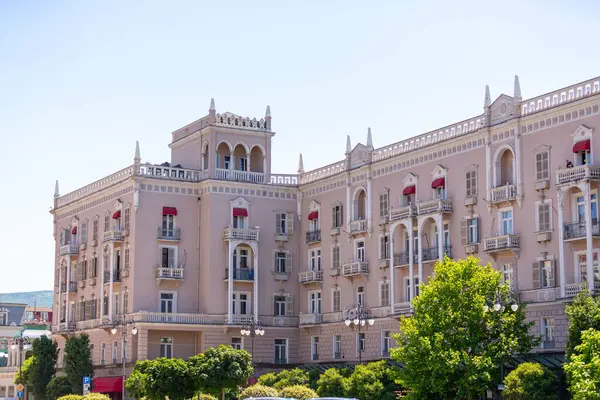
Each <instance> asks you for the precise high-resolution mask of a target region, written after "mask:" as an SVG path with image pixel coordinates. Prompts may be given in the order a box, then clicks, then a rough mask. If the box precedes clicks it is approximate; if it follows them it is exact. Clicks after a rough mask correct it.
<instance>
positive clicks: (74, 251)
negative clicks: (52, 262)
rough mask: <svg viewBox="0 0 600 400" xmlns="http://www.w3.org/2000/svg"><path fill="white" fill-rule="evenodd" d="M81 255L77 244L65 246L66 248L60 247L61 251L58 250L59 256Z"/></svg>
mask: <svg viewBox="0 0 600 400" xmlns="http://www.w3.org/2000/svg"><path fill="white" fill-rule="evenodd" d="M78 253H79V246H77V245H76V244H65V245H64V246H60V248H59V250H58V254H59V255H61V256H64V255H67V254H78Z"/></svg>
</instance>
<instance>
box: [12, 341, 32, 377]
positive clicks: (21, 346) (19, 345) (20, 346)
mask: <svg viewBox="0 0 600 400" xmlns="http://www.w3.org/2000/svg"><path fill="white" fill-rule="evenodd" d="M23 332H24V331H23V330H21V332H20V334H19V336H17V337H16V338H14V339H13V344H12V346H11V348H12V349H13V350H16V349H17V348H18V349H19V356H18V357H19V383H20V384H22V385H23V386H25V385H24V384H23V382H22V381H23V350H24V349H25V344H28V343H29V341H28V340H27V338H25V337H23Z"/></svg>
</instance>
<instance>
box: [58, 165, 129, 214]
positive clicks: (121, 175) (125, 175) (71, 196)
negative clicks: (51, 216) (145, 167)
mask: <svg viewBox="0 0 600 400" xmlns="http://www.w3.org/2000/svg"><path fill="white" fill-rule="evenodd" d="M133 172H134V171H133V165H130V166H128V167H126V168H123V169H122V170H120V171H117V172H115V173H114V174H111V175H109V176H107V177H104V178H102V179H99V180H97V181H96V182H92V183H90V184H89V185H86V186H84V187H82V188H80V189H77V190H75V191H73V192H71V193H67V194H65V195H63V196H60V197H59V198H58V199H57V201H56V205H57V206H58V207H62V206H65V205H67V204H69V203H72V202H74V201H76V200H79V199H81V198H83V197H85V196H89V195H90V194H93V193H96V192H99V191H100V190H102V189H104V188H107V187H109V186H113V185H115V184H117V183H120V182H123V181H125V180H127V179H129V178H130V177H131V176H132V175H133Z"/></svg>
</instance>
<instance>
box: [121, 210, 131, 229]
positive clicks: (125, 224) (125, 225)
mask: <svg viewBox="0 0 600 400" xmlns="http://www.w3.org/2000/svg"><path fill="white" fill-rule="evenodd" d="M123 213H124V214H123V229H127V230H128V229H129V219H130V217H131V207H127V208H126V209H125V210H124V211H123Z"/></svg>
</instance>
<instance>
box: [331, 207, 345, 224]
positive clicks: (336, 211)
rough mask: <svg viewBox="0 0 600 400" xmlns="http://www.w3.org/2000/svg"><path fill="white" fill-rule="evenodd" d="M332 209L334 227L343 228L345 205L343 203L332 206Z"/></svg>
mask: <svg viewBox="0 0 600 400" xmlns="http://www.w3.org/2000/svg"><path fill="white" fill-rule="evenodd" d="M332 211H333V219H332V221H333V223H332V228H341V226H342V223H343V212H342V211H343V207H342V205H341V204H337V205H335V206H333V207H332Z"/></svg>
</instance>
